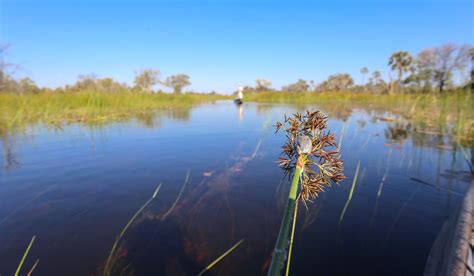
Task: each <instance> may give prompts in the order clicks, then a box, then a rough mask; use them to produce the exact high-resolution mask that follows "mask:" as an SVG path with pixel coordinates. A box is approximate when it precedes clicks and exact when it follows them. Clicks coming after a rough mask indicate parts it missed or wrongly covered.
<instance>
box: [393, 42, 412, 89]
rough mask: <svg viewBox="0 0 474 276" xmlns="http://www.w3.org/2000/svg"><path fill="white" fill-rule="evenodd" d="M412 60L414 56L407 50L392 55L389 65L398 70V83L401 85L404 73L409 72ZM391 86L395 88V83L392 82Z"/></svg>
mask: <svg viewBox="0 0 474 276" xmlns="http://www.w3.org/2000/svg"><path fill="white" fill-rule="evenodd" d="M412 62H413V57H412V56H411V55H410V53H408V52H406V51H398V52H395V53H393V54H392V55H391V56H390V58H389V61H388V65H389V66H390V69H392V71H397V73H398V85H401V82H402V77H403V74H404V73H405V72H408V69H409V68H410V65H411V64H412ZM391 87H392V88H393V84H391Z"/></svg>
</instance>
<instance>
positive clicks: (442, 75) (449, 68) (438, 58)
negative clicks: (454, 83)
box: [431, 44, 471, 92]
mask: <svg viewBox="0 0 474 276" xmlns="http://www.w3.org/2000/svg"><path fill="white" fill-rule="evenodd" d="M469 51H470V47H469V46H467V45H461V46H457V45H454V44H445V45H442V46H440V47H435V48H433V56H434V60H433V62H432V63H431V65H432V66H433V68H432V69H433V73H434V81H435V82H436V83H437V86H438V90H439V92H443V90H444V88H445V86H446V84H447V83H449V81H450V80H451V78H452V76H453V74H454V73H455V72H456V71H458V72H462V71H463V70H464V69H465V68H466V66H467V65H468V64H469V62H470V60H471V57H470V53H469Z"/></svg>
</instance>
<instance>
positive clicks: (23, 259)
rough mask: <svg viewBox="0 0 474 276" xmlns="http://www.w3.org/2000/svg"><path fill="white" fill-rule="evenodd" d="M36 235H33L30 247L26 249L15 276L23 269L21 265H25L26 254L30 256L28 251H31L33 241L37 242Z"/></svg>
mask: <svg viewBox="0 0 474 276" xmlns="http://www.w3.org/2000/svg"><path fill="white" fill-rule="evenodd" d="M35 239H36V236H33V237H32V238H31V241H30V243H29V244H28V247H27V248H26V250H25V253H23V257H22V258H21V261H20V264H18V267H17V268H16V271H15V276H18V275H19V273H20V270H21V267H22V266H23V263H24V262H25V259H26V256H28V253H29V252H30V249H31V246H33V243H34V242H35Z"/></svg>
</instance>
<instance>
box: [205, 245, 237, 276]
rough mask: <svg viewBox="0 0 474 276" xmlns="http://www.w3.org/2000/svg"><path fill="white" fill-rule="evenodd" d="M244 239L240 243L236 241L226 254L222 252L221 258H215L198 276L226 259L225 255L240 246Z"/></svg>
mask: <svg viewBox="0 0 474 276" xmlns="http://www.w3.org/2000/svg"><path fill="white" fill-rule="evenodd" d="M243 241H244V239H241V240H240V241H239V242H238V243H236V244H235V245H234V246H232V247H231V248H230V249H229V250H227V251H226V252H225V253H224V254H222V255H221V256H220V257H219V258H217V259H215V260H214V261H213V262H212V263H210V264H209V265H208V266H206V268H204V269H203V270H202V271H201V272H199V274H198V276H201V275H203V274H204V273H205V272H206V271H208V270H209V269H211V268H212V267H213V266H215V265H216V264H217V263H218V262H220V261H221V260H222V259H224V258H225V256H227V255H229V254H230V252H232V251H234V249H236V248H237V246H239V245H240V244H241V243H242V242H243Z"/></svg>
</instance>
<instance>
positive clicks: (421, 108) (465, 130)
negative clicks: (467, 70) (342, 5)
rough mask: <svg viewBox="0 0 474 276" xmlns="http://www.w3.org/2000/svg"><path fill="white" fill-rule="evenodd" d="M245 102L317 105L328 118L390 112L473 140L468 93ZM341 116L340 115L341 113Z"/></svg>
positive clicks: (472, 100)
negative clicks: (349, 113)
mask: <svg viewBox="0 0 474 276" xmlns="http://www.w3.org/2000/svg"><path fill="white" fill-rule="evenodd" d="M245 100H246V101H254V102H266V103H293V104H299V105H307V104H320V105H321V108H322V109H323V110H324V111H326V112H328V113H329V114H332V115H336V116H338V115H341V113H344V112H346V113H347V111H348V110H349V111H350V110H351V109H353V108H361V109H365V110H370V111H380V112H385V111H389V112H393V113H395V114H399V115H401V116H403V117H404V118H405V119H407V120H409V122H410V123H412V124H413V127H415V128H417V130H420V131H430V132H437V133H447V134H452V135H454V136H456V137H457V138H459V139H460V140H463V139H464V140H465V139H468V140H472V139H474V108H473V107H474V95H472V93H470V92H468V91H463V90H459V91H449V92H446V93H445V94H443V95H439V94H422V95H420V94H395V95H373V94H370V93H353V92H324V93H313V92H293V93H292V92H261V93H251V94H247V95H245ZM342 115H344V114H342Z"/></svg>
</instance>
